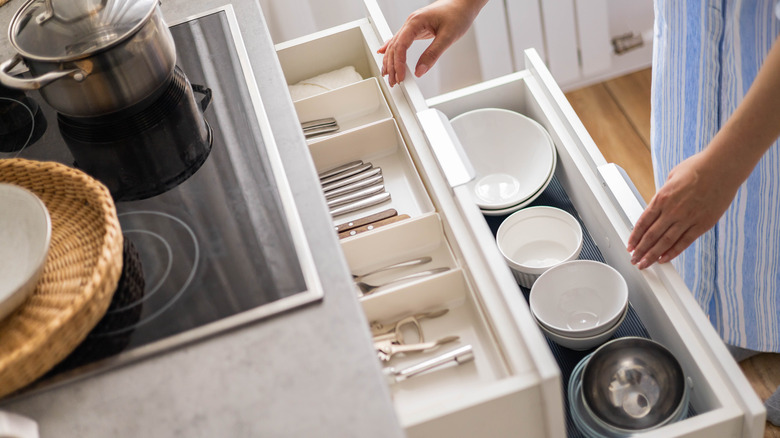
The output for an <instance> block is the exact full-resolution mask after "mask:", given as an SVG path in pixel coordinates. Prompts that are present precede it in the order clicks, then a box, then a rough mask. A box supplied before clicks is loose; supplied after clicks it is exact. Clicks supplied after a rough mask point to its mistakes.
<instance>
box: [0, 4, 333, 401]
mask: <svg viewBox="0 0 780 438" xmlns="http://www.w3.org/2000/svg"><path fill="white" fill-rule="evenodd" d="M171 32H172V34H173V37H174V41H175V43H176V51H177V67H178V68H179V69H180V70H181V71H182V72H183V74H184V75H186V78H187V79H188V80H189V82H191V83H192V84H193V87H194V88H196V87H200V88H199V89H206V88H207V89H208V90H210V99H211V101H210V104H209V105H208V107H207V109H206V110H205V112H204V113H203V116H204V117H205V119H206V121H207V123H208V126H209V128H210V133H209V135H210V138H209V140H210V151H209V153H208V154H207V157H206V158H205V161H204V162H202V164H200V165H199V167H198V168H197V170H196V171H195V172H194V174H192V175H188V176H187V178H186V179H184V180H183V181H181V182H177V184H176V185H174V186H173V187H170V188H167V189H166V190H165V191H164V192H163V193H160V194H157V195H154V196H151V197H148V198H145V199H139V200H132V201H123V200H118V199H117V197H116V196H115V201H116V208H117V213H118V216H119V222H120V224H121V227H122V231H123V236H124V239H125V248H124V257H123V259H124V269H123V273H122V279H121V280H120V285H119V287H118V289H117V291H116V293H115V294H114V298H113V300H112V303H111V305H110V307H109V310H108V312H107V313H106V315H105V316H104V317H103V319H102V320H101V321H100V323H98V325H97V326H96V327H95V329H93V330H92V332H91V333H90V334H89V335H88V337H87V339H86V340H85V341H84V342H83V343H82V344H81V345H80V346H79V347H78V348H77V349H76V350H75V351H74V352H73V353H72V354H71V355H70V356H69V357H68V358H66V359H65V360H64V361H63V362H62V363H60V364H59V365H58V366H57V367H56V368H55V369H54V370H52V371H51V372H50V373H49V374H48V375H46V376H44V377H43V378H42V379H41V380H40V381H39V382H37V383H36V384H34V385H32V386H31V387H28V388H27V390H26V391H33V390H36V389H37V388H41V389H42V388H47V387H51V386H52V385H54V384H57V383H60V382H65V381H69V380H71V379H73V378H77V377H81V376H86V375H89V374H90V373H92V372H96V371H100V370H104V369H107V368H109V367H113V366H117V365H120V364H125V363H129V362H131V361H134V360H138V359H142V358H144V357H147V356H149V355H152V354H157V353H161V352H165V351H167V350H169V349H172V348H175V347H177V346H180V345H183V344H185V343H188V342H192V341H195V340H199V339H203V338H205V337H208V336H213V335H215V334H217V333H220V332H223V331H225V330H228V329H231V328H233V327H236V326H239V325H243V324H247V323H249V322H252V321H256V320H258V319H262V318H266V317H269V316H271V315H275V314H278V313H280V312H286V311H290V310H291V309H293V308H297V307H299V306H302V305H305V304H307V303H311V302H314V301H317V300H319V299H321V298H322V288H321V285H320V282H319V278H318V275H317V272H316V269H315V266H314V262H313V259H312V256H311V253H310V251H309V248H308V246H307V243H306V240H305V236H304V231H303V227H302V224H301V221H300V217H299V213H298V211H297V209H296V206H295V203H294V200H293V197H292V193H291V190H290V187H289V185H288V182H287V179H286V177H285V173H284V167H283V165H282V162H281V158H280V157H279V154H278V151H277V149H276V143H275V141H274V137H273V134H272V132H271V127H270V125H269V122H268V118H267V116H266V112H265V111H266V110H265V108H264V106H263V101H262V97H261V96H260V93H259V90H258V88H257V86H256V83H255V78H254V75H253V73H252V70H251V66H250V64H249V60H248V55H247V53H246V50H245V48H244V45H243V41H242V39H241V36H240V32H239V29H238V24H237V20H236V18H235V15H234V13H233V10H232V8H231V7H230V6H229V5H228V6H225V7H222V8H219V9H216V10H212V11H209V12H206V13H203V14H200V15H198V16H195V17H191V18H189V19H187V20H185V21H183V22H181V23H178V24H175V25H172V26H171ZM24 100H26V101H27V100H32V101H34V102H35V103H34V104H32V105H28V107H30V108H31V111H30V117H31V118H32V119H34V122H37V127H36V126H34V127H31V128H30V131H29V135H26V134H27V132H25V133H24V134H25V135H23V136H22V137H24V138H26V139H27V140H28V141H27V142H26V143H25V144H24V145H23V147H21V148H13V149H15V150H14V151H12V152H0V158H12V157H20V158H27V159H33V160H45V161H57V162H60V163H63V164H66V165H68V166H75V167H77V168H78V167H79V166H78V163H76V162H75V161H76V160H74V157H73V154H72V153H71V151H70V149H69V147H68V145H67V144H66V143H65V141H64V140H63V137H62V134H61V132H60V129H59V128H58V121H57V114H56V112H55V111H54V110H53V109H52V108H50V107H48V106H47V104H46V103H45V101H44V100H43V99H42V98H41V96H40V95H39V94H38V93H37V92H27V93H26V96H25V98H24ZM36 106H37V108H36ZM33 113H34V115H33ZM42 118H43V119H45V120H41V119H42ZM166 129H188V127H187V126H176V125H172V126H171V127H167V128H166ZM42 130H43V132H41V131H42ZM163 137H164V138H167V137H165V136H163ZM174 137H175V136H174ZM23 140H24V139H23ZM147 141H148V140H147ZM151 144H152V146H153V147H159V148H167V147H170V145H169V144H166V143H165V141H159V142H157V143H155V141H154V140H153V141H152V143H151ZM1 150H2V148H0V151H1ZM163 156H164V155H163ZM142 164H143V163H142ZM147 164H148V165H149V166H154V165H155V163H154V160H150V161H149V162H148V163H147ZM96 178H97V176H96ZM98 179H100V178H98ZM22 392H25V391H24V390H23V391H22Z"/></svg>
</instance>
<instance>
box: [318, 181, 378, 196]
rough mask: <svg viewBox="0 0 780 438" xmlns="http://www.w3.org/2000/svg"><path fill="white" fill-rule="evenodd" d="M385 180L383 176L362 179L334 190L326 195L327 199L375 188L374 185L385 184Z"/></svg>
mask: <svg viewBox="0 0 780 438" xmlns="http://www.w3.org/2000/svg"><path fill="white" fill-rule="evenodd" d="M383 180H384V178H383V177H382V175H376V176H372V177H370V178H366V179H362V180H360V181H357V182H355V183H352V184H349V185H346V186H343V187H339V188H337V189H333V190H331V191H329V192H328V193H326V194H325V199H327V200H331V199H333V198H335V197H337V196H341V195H346V194H347V193H351V192H354V191H356V190H360V189H362V188H365V187H369V186H373V185H374V184H378V183H383Z"/></svg>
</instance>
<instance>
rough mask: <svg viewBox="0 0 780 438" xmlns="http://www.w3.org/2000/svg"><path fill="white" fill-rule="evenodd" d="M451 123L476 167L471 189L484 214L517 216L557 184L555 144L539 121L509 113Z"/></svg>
mask: <svg viewBox="0 0 780 438" xmlns="http://www.w3.org/2000/svg"><path fill="white" fill-rule="evenodd" d="M450 123H451V124H452V128H453V130H454V131H455V134H456V135H457V136H458V140H460V143H461V145H462V146H463V149H464V150H465V152H466V155H467V156H468V157H469V161H471V164H472V166H473V167H474V171H475V173H476V176H475V178H474V179H473V180H472V181H471V182H469V187H470V188H471V193H472V197H473V199H474V202H475V203H476V204H477V206H479V208H480V210H481V211H482V213H483V214H485V215H489V216H491V215H492V216H500V215H506V214H509V213H512V212H514V211H517V210H519V209H521V208H523V207H525V206H527V205H529V204H530V203H531V202H532V201H533V200H535V199H536V198H538V197H539V195H541V194H542V192H543V191H544V189H545V188H546V187H547V186H548V185H549V184H550V181H552V178H553V173H554V170H555V166H556V163H557V156H556V153H555V144H553V141H552V138H550V134H549V133H548V132H547V131H546V130H545V129H544V128H543V127H542V125H540V124H539V123H537V122H536V121H534V120H532V119H530V118H528V117H526V116H524V115H522V114H519V113H516V112H514V111H509V110H506V109H500V108H482V109H478V110H474V111H469V112H467V113H463V114H461V115H459V116H457V117H454V118H453V119H452V120H451V121H450Z"/></svg>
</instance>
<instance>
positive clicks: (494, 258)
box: [276, 0, 763, 437]
mask: <svg viewBox="0 0 780 438" xmlns="http://www.w3.org/2000/svg"><path fill="white" fill-rule="evenodd" d="M365 3H366V6H367V11H368V16H369V19H365V20H358V21H355V22H352V23H347V24H345V25H343V26H339V27H337V28H333V29H329V30H326V31H323V32H319V33H316V34H312V35H309V36H306V37H303V38H299V39H296V40H293V41H290V42H287V43H282V44H279V45H277V47H276V48H277V53H278V55H279V60H280V63H281V67H282V71H283V72H284V75H285V78H286V80H287V83H288V84H295V83H297V82H299V81H301V80H303V79H306V78H308V77H313V76H316V75H319V74H322V73H325V72H328V71H332V70H335V69H339V68H342V67H345V66H354V67H355V70H356V71H357V72H358V73H360V75H361V76H362V77H363V78H364V80H366V79H370V78H374V79H376V81H377V84H378V85H379V90H380V91H381V93H382V94H383V96H384V98H385V99H386V102H387V104H388V107H389V109H390V113H391V117H390V118H389V119H387V120H381V121H375V122H369V123H367V124H365V125H362V126H360V127H355V128H350V130H349V131H348V132H343V133H341V134H338V135H334V136H332V137H330V138H325V139H322V140H318V141H313V142H310V144H309V147H310V151H311V153H312V159H313V161H314V163H315V167H316V168H317V171H318V172H321V171H323V170H325V169H327V168H330V167H335V166H337V165H339V164H343V163H345V162H348V161H350V160H355V159H362V160H364V161H367V160H368V161H371V160H374V159H376V160H382V159H383V158H382V157H386V158H388V157H393V158H392V160H391V161H392V162H394V163H396V164H400V166H399V167H398V168H397V171H396V172H393V173H394V175H397V178H398V179H399V180H400V179H406V180H407V182H406V183H405V184H408V186H406V187H404V188H402V189H400V190H397V193H398V195H396V194H393V202H394V203H398V204H394V207H393V208H395V206H396V205H397V206H398V212H399V213H407V214H409V215H410V216H411V218H410V219H408V220H404V221H402V222H398V223H396V224H392V225H388V226H386V227H382V228H380V229H376V230H373V231H370V232H366V233H363V234H360V235H356V236H354V237H348V238H346V239H343V240H342V241H341V244H342V250H343V253H344V256H345V258H346V260H347V264H348V265H349V267H350V269H351V270H352V271H353V274H360V273H363V272H369V271H371V270H374V269H377V268H380V267H382V266H387V265H391V264H393V263H398V262H402V261H404V260H410V259H414V258H415V257H421V256H426V255H429V256H431V257H432V258H433V259H434V261H435V262H436V263H438V264H439V265H442V266H447V267H449V268H450V271H448V272H445V273H439V274H436V275H432V276H430V277H426V278H424V279H418V280H416V281H413V282H409V283H402V284H397V285H393V286H391V287H387V288H386V289H385V290H384V291H380V292H377V293H375V294H371V295H368V296H365V297H363V298H361V300H360V302H361V305H362V307H363V310H364V313H365V314H366V317H367V319H368V320H369V321H375V320H385V321H390V320H394V319H397V318H401V317H403V316H405V315H408V314H414V313H419V312H428V311H432V310H437V309H441V308H448V309H450V310H449V312H448V313H447V314H445V315H443V316H441V317H440V318H437V319H432V320H430V321H426V323H421V324H422V326H423V327H424V328H425V335H426V339H427V337H428V336H429V333H428V332H429V331H430V333H431V335H430V338H431V339H435V338H436V337H438V336H447V335H448V334H454V335H458V336H460V337H461V340H459V341H458V342H459V343H469V344H471V345H473V347H474V353H475V354H474V357H475V360H474V362H473V363H468V364H463V365H461V366H457V367H453V368H452V369H446V370H442V371H440V372H436V373H433V374H431V375H428V376H420V378H419V379H417V378H415V379H410V380H409V381H405V382H401V383H399V384H394V385H392V387H391V393H392V395H393V399H394V403H395V406H396V411H397V413H398V417H399V421H400V422H401V424H402V425H403V427H404V428H405V429H406V432H407V434H408V435H409V436H420V437H422V436H444V435H445V434H446V435H448V436H464V437H466V436H475V435H484V436H491V437H494V436H495V437H498V436H517V435H518V434H522V435H524V436H549V437H558V436H565V435H566V434H567V427H566V403H565V401H564V398H563V396H562V391H563V387H564V386H565V385H566V383H567V382H566V381H565V380H564V376H562V373H561V364H560V363H558V362H557V361H556V358H555V357H554V356H553V354H552V352H551V348H550V346H549V345H548V344H547V341H546V339H545V338H544V336H543V335H542V334H541V332H540V331H539V329H538V328H537V326H536V323H535V322H534V320H533V317H532V316H531V314H530V310H529V308H528V304H527V302H526V300H525V298H524V296H523V291H522V290H521V289H520V287H519V286H518V285H517V283H516V282H515V280H514V278H513V276H512V274H511V272H510V270H509V268H508V267H507V266H506V264H505V262H504V260H503V257H502V256H501V254H500V252H499V251H498V248H497V246H496V243H495V239H494V237H493V234H492V232H491V228H490V226H489V225H488V222H487V221H486V218H485V216H483V215H482V214H481V212H480V211H479V209H478V207H477V206H476V205H475V204H474V203H473V200H472V196H471V194H470V193H469V192H468V190H467V188H466V187H465V183H466V182H468V180H469V177H473V173H471V174H470V170H469V168H470V165H469V163H468V157H465V156H464V154H463V152H462V150H461V149H460V147H459V142H458V139H457V138H456V137H454V134H453V133H452V129H451V127H450V126H449V124H448V121H447V119H451V118H453V117H455V116H456V115H458V114H462V113H464V112H466V111H469V110H473V109H477V108H504V109H509V110H512V111H516V112H519V113H521V114H524V115H526V116H528V117H530V118H532V119H534V120H535V121H537V122H539V123H540V124H541V125H542V126H544V127H545V129H546V130H547V131H548V132H549V133H550V135H551V137H552V139H553V142H554V143H555V148H556V151H557V154H558V163H557V168H556V171H555V180H556V184H559V185H560V187H561V188H562V189H563V191H564V192H565V193H566V194H567V197H568V198H569V199H570V202H571V205H572V208H573V209H574V210H575V211H576V212H577V213H578V215H579V218H580V219H581V221H582V223H583V225H584V228H585V229H586V230H587V231H588V232H589V234H590V237H591V238H592V242H593V244H594V246H595V247H597V248H598V250H599V251H600V254H601V255H602V256H603V259H604V261H605V262H606V263H608V264H610V265H611V266H613V267H614V268H616V269H617V270H618V271H620V272H621V274H622V275H623V276H624V277H625V278H626V281H627V283H628V285H629V289H630V297H629V299H630V302H631V305H632V308H633V311H634V312H635V316H636V318H638V319H639V320H640V321H641V323H642V325H643V328H644V329H646V331H647V334H648V335H649V336H650V337H651V338H653V339H654V340H656V341H658V342H661V343H662V344H664V345H665V346H666V347H668V348H669V349H670V350H671V351H672V352H673V353H674V354H675V356H676V357H677V358H678V360H679V361H680V362H681V363H682V365H683V368H684V369H685V371H686V373H687V374H688V376H690V378H691V379H692V381H693V383H694V389H693V391H692V395H691V406H692V408H693V409H692V411H693V412H695V415H694V416H692V417H691V418H688V419H685V420H683V421H680V422H678V423H674V424H671V425H668V426H664V427H662V428H660V429H658V430H657V431H655V432H652V433H649V434H648V436H653V435H655V436H664V437H666V436H716V437H730V436H738V435H739V436H760V433H761V431H762V430H763V408H762V407H761V404H760V402H759V401H758V399H757V397H755V395H754V394H753V393H752V390H751V389H750V386H749V384H748V383H747V381H746V380H745V378H744V376H742V374H741V372H740V370H739V368H738V367H737V365H736V364H735V363H734V362H733V360H732V359H731V358H730V356H729V355H728V352H727V351H726V350H725V348H724V346H723V345H722V342H720V340H719V338H718V337H717V334H716V333H715V332H714V330H713V329H712V328H711V327H710V325H709V322H708V321H707V320H706V318H705V317H704V315H703V313H702V312H701V310H700V309H699V308H698V305H697V304H696V303H695V301H694V300H693V299H692V298H691V296H690V292H689V291H688V290H687V288H686V287H685V285H684V284H683V282H682V280H681V279H680V278H679V276H678V275H677V273H676V272H674V269H673V268H671V267H670V266H660V267H655V268H652V269H649V270H646V271H639V270H637V269H636V268H634V267H633V266H632V265H631V264H630V263H629V256H628V253H627V252H626V251H625V243H626V241H627V238H628V235H629V233H630V230H631V223H630V221H629V220H627V218H628V217H630V215H627V214H626V208H627V206H628V207H632V206H633V203H635V202H636V200H632V199H626V198H625V197H623V196H621V195H620V194H621V193H625V192H626V190H625V189H626V188H627V187H624V186H621V184H622V185H625V186H627V183H626V182H625V181H615V180H614V179H610V178H608V177H607V176H608V174H609V170H610V165H609V164H608V163H606V161H605V160H604V158H603V157H602V156H601V154H600V152H599V151H598V149H597V148H596V146H595V144H593V141H592V140H591V139H590V137H589V135H588V134H587V132H586V131H585V129H584V127H583V126H582V124H581V123H580V122H579V120H577V118H576V115H574V112H573V110H572V109H571V107H570V106H569V105H568V103H567V101H566V99H565V97H563V94H562V93H561V92H560V90H559V89H558V87H557V85H556V84H555V83H554V81H553V80H552V77H551V76H550V75H549V72H547V70H546V67H545V66H544V65H543V64H542V62H541V60H540V59H539V58H538V56H536V55H535V52H533V51H529V52H527V55H526V56H527V57H528V59H527V60H526V65H527V66H528V67H527V70H524V71H520V72H517V73H514V74H511V75H508V76H505V77H502V78H498V79H495V80H492V81H487V82H484V83H481V84H477V85H474V86H472V87H467V88H464V89H462V90H458V91H455V92H452V93H448V94H446V95H443V96H438V97H435V98H432V99H428V100H426V99H425V98H424V97H423V96H422V94H421V92H420V91H419V89H418V88H417V86H416V85H415V81H414V78H413V77H412V76H413V75H411V74H408V75H407V79H406V80H405V82H404V83H402V84H400V85H399V86H396V87H393V88H390V87H389V86H388V85H387V82H386V81H385V80H384V78H382V77H381V75H380V67H381V57H380V56H379V55H377V54H376V50H377V49H378V48H379V46H380V44H381V41H383V40H386V39H387V38H389V37H390V36H391V33H390V30H389V28H388V27H387V24H386V23H385V21H384V19H383V18H382V16H381V11H380V10H379V8H378V6H377V4H376V2H375V0H365ZM331 93H335V92H331ZM300 102H302V101H299V103H300ZM432 111H433V112H434V113H435V114H436V116H434V117H431V114H432V113H431V112H432ZM320 114H322V113H320ZM391 126H392V128H393V129H392V130H394V133H393V134H392V135H391V134H387V135H385V134H382V135H379V134H378V132H379V131H380V130H382V129H386V130H387V131H388V132H389V131H391ZM394 135H395V136H396V137H395V140H394V142H395V145H396V146H395V147H396V151H403V153H402V154H401V153H400V152H397V153H396V154H395V155H393V154H389V155H382V154H383V153H384V152H382V151H383V150H391V149H392V147H389V146H388V147H387V148H386V149H382V147H381V146H379V145H378V143H379V142H380V141H382V140H381V139H382V138H392V137H393V136H394ZM369 140H372V141H369ZM375 148H378V149H375ZM374 157H376V158H374ZM384 165H387V164H384ZM391 166H392V165H391ZM390 168H392V167H390ZM403 185H404V184H401V186H403ZM628 192H630V190H629V191H628ZM402 209H404V210H405V211H403V212H402V211H401V210H402ZM369 213H370V212H369ZM354 217H355V216H351V217H350V219H351V218H354ZM334 222H335V223H338V222H341V221H339V220H335V221H334ZM431 266H434V264H433V263H432V264H431ZM418 269H422V268H421V267H418ZM378 275H380V274H378ZM381 278H384V279H389V278H390V276H388V277H381ZM381 278H380V279H381ZM442 350H444V347H442ZM436 351H439V350H436ZM426 355H430V356H435V352H433V351H432V352H426ZM394 360H396V359H394ZM409 361H411V358H409V357H403V358H399V359H398V364H396V363H395V362H392V365H393V366H399V367H402V366H404V365H405V364H407V363H409ZM565 378H568V376H566V377H565Z"/></svg>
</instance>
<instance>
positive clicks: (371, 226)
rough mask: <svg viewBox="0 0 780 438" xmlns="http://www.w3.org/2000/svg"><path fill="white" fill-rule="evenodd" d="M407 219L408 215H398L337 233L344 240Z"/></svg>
mask: <svg viewBox="0 0 780 438" xmlns="http://www.w3.org/2000/svg"><path fill="white" fill-rule="evenodd" d="M406 219H409V215H408V214H399V215H397V216H393V217H390V218H387V219H382V220H381V221H376V222H372V223H370V224H368V225H366V226H363V227H358V228H353V229H351V230H349V231H345V232H343V233H339V239H344V238H347V237H352V236H357V235H358V234H360V233H365V232H366V231H371V230H375V229H377V228H379V227H383V226H385V225H390V224H394V223H396V222H400V221H402V220H406Z"/></svg>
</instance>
